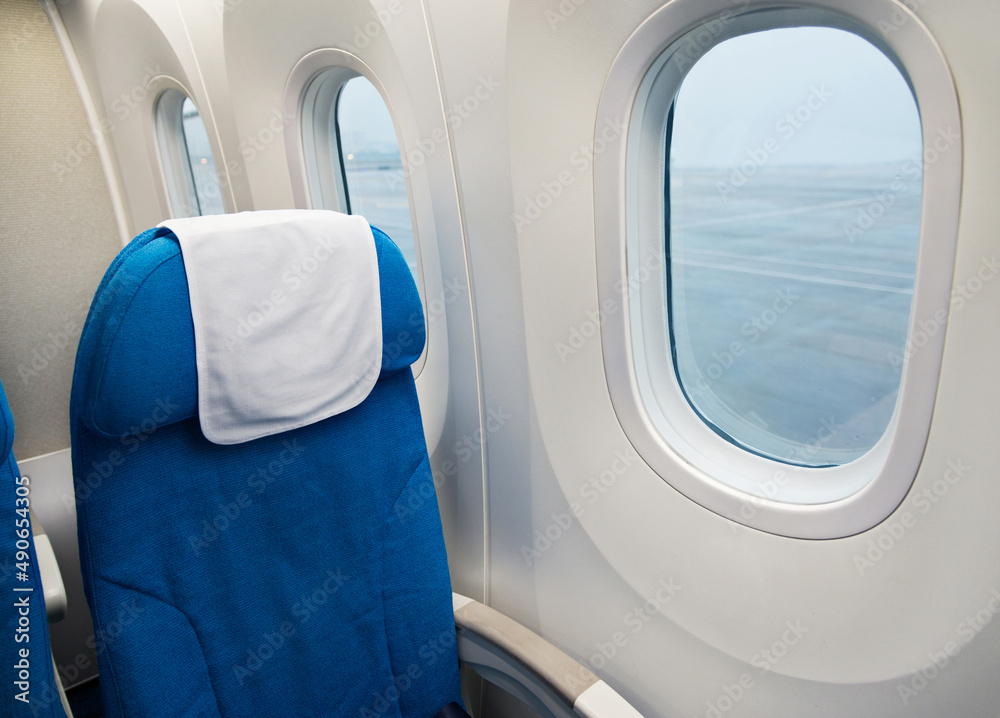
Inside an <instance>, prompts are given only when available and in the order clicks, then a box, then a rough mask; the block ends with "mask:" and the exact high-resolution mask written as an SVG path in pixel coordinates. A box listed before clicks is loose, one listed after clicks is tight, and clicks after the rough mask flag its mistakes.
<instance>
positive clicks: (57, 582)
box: [34, 534, 67, 623]
mask: <svg viewBox="0 0 1000 718" xmlns="http://www.w3.org/2000/svg"><path fill="white" fill-rule="evenodd" d="M34 540H35V556H36V557H37V558H38V572H39V574H40V575H41V578H42V592H43V593H44V595H45V615H46V616H48V619H49V622H50V623H55V622H57V621H61V620H62V619H63V618H64V617H65V616H66V603H67V602H66V587H65V586H64V585H63V580H62V573H61V572H60V571H59V564H58V562H56V552H55V551H54V550H53V549H52V542H51V541H49V537H48V536H46V535H45V534H39V535H36V536H34Z"/></svg>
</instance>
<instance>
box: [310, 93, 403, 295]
mask: <svg viewBox="0 0 1000 718" xmlns="http://www.w3.org/2000/svg"><path fill="white" fill-rule="evenodd" d="M328 132H329V135H330V137H331V138H333V137H336V138H337V142H331V143H330V144H331V151H332V152H335V153H339V158H338V157H336V156H334V157H333V161H334V166H336V165H337V164H340V166H341V167H342V168H343V173H344V184H345V185H346V192H345V194H346V198H345V200H346V201H345V204H346V207H345V209H346V210H347V211H348V212H350V213H351V214H360V215H362V216H364V217H365V219H367V220H368V221H369V222H370V223H371V224H373V225H375V226H376V227H378V228H379V229H381V230H382V231H383V232H385V233H386V234H388V235H389V236H390V237H391V238H392V239H393V241H394V242H395V243H396V244H397V246H398V247H399V249H400V251H402V253H403V256H404V257H405V258H406V262H407V264H409V266H410V271H411V272H413V276H414V277H415V278H418V277H419V275H418V271H417V251H416V247H415V245H414V241H413V225H412V223H411V219H410V201H409V198H408V197H407V192H406V176H405V174H404V167H403V160H402V157H401V155H400V151H399V141H398V140H397V138H396V130H395V128H394V127H393V124H392V117H391V116H390V115H389V108H388V107H386V104H385V101H384V100H383V99H382V96H381V95H380V94H379V92H378V90H377V89H376V88H375V86H374V85H373V84H372V83H371V82H370V81H369V80H368V79H367V78H365V77H360V76H358V77H354V78H352V79H350V80H348V81H347V82H346V83H344V85H343V88H342V89H341V91H340V94H339V96H338V98H337V107H336V112H332V113H330V120H329V127H328ZM417 285H418V286H419V285H420V282H419V279H418V281H417Z"/></svg>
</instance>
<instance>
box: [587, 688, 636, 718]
mask: <svg viewBox="0 0 1000 718" xmlns="http://www.w3.org/2000/svg"><path fill="white" fill-rule="evenodd" d="M573 710H575V711H576V712H577V713H579V714H580V715H582V716H585V717H586V718H609V717H610V716H613V717H614V718H642V713H640V712H639V711H637V710H636V709H635V708H633V707H632V705H631V704H630V703H629V702H628V701H626V700H625V699H624V698H622V697H621V696H620V695H618V693H617V692H616V691H615V689H614V688H612V687H611V686H609V685H608V684H607V683H605V682H604V681H598V682H597V683H595V684H594V685H592V686H591V687H590V688H588V689H587V690H585V691H584V692H583V693H581V694H580V696H579V698H577V699H576V703H574V704H573Z"/></svg>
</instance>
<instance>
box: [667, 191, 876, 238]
mask: <svg viewBox="0 0 1000 718" xmlns="http://www.w3.org/2000/svg"><path fill="white" fill-rule="evenodd" d="M873 202H878V197H877V195H876V194H872V195H871V196H869V197H863V198H861V199H844V200H838V201H836V202H824V203H822V204H811V205H808V206H806V207H795V208H794V209H774V210H769V211H767V212H754V213H751V214H742V215H740V216H738V217H722V218H721V219H705V220H702V221H700V222H690V223H688V224H676V225H673V226H672V227H671V229H675V230H677V229H691V228H692V227H709V226H714V225H717V224H732V223H733V222H743V221H746V220H748V219H766V218H768V217H787V216H789V215H792V214H807V213H808V212H814V211H816V210H820V209H838V208H840V207H854V206H857V205H862V204H872V203H873Z"/></svg>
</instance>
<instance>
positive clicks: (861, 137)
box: [671, 27, 921, 167]
mask: <svg viewBox="0 0 1000 718" xmlns="http://www.w3.org/2000/svg"><path fill="white" fill-rule="evenodd" d="M810 101H811V103H812V105H813V108H809V107H803V105H804V104H805V103H807V102H810ZM796 111H798V112H799V119H798V120H796V121H797V122H799V124H800V125H801V126H799V127H796V126H795V125H794V124H793V123H792V122H790V121H789V120H788V119H786V118H785V116H786V114H792V116H793V118H794V115H795V113H796ZM801 118H807V119H806V120H805V121H801ZM768 139H773V140H774V142H775V143H777V149H776V150H774V151H773V153H769V157H768V160H769V164H772V165H781V164H789V165H791V164H799V165H801V164H836V165H852V164H866V163H881V162H898V161H902V160H905V159H908V158H910V157H912V156H914V155H917V154H919V153H920V151H921V136H920V120H919V115H918V112H917V107H916V103H915V101H914V99H913V95H912V93H911V92H910V89H909V87H908V86H907V84H906V80H905V79H904V78H903V76H902V75H901V74H900V73H899V71H898V70H897V69H896V67H895V65H893V64H892V62H891V61H890V60H889V59H888V58H887V57H886V56H885V55H884V54H883V53H882V52H881V51H880V50H878V49H877V48H876V47H875V46H874V45H872V44H871V43H869V42H868V41H867V40H864V39H862V38H861V37H859V36H857V35H854V34H853V33H849V32H846V31H844V30H836V29H833V28H824V27H801V28H783V29H776V30H767V31H764V32H758V33H753V34H750V35H741V36H739V37H735V38H733V39H731V40H727V41H725V42H723V43H721V44H719V45H716V46H715V47H714V48H712V49H711V50H709V51H708V52H707V53H706V54H705V55H704V56H703V57H702V58H701V59H700V60H698V61H697V62H696V63H695V65H694V66H693V67H692V68H691V71H690V73H689V74H688V75H687V77H685V79H684V81H683V83H682V84H681V89H680V92H679V94H678V97H677V109H676V111H675V115H674V131H673V141H672V143H671V161H672V163H673V164H674V166H678V167H730V166H735V165H737V164H738V163H740V162H742V161H744V160H746V159H747V158H748V154H747V153H748V151H753V150H757V149H759V148H761V147H762V146H763V145H764V143H765V141H766V140H768ZM770 147H772V148H774V147H775V144H774V143H772V144H771V145H770ZM758 156H760V155H759V153H758Z"/></svg>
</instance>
